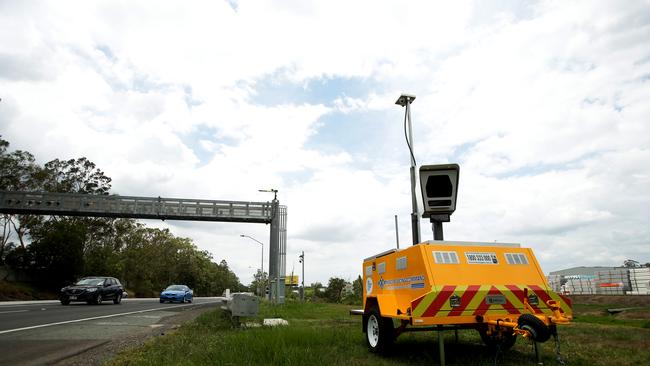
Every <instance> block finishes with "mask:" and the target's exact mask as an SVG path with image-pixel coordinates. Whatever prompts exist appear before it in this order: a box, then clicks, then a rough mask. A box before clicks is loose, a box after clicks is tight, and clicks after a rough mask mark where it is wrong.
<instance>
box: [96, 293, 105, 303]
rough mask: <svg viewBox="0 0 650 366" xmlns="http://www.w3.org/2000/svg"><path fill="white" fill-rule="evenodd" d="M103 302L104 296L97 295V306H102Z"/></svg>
mask: <svg viewBox="0 0 650 366" xmlns="http://www.w3.org/2000/svg"><path fill="white" fill-rule="evenodd" d="M103 300H104V299H103V298H102V294H97V298H96V299H95V304H97V305H101V304H102V301H103Z"/></svg>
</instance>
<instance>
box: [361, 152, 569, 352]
mask: <svg viewBox="0 0 650 366" xmlns="http://www.w3.org/2000/svg"><path fill="white" fill-rule="evenodd" d="M458 182H459V166H458V165H457V164H443V165H428V166H423V167H421V168H420V183H421V190H422V199H423V204H424V213H423V215H422V216H423V217H426V218H429V219H430V220H431V222H432V223H433V230H434V238H435V239H436V240H430V241H423V242H420V243H418V244H415V245H412V246H410V247H408V248H404V249H397V248H396V249H389V250H387V251H384V252H381V253H379V254H376V255H372V256H370V257H368V258H366V259H364V261H363V264H362V273H363V284H364V291H363V309H360V310H359V311H357V312H358V313H359V314H361V315H363V322H362V324H363V325H362V330H363V332H364V333H365V334H366V341H367V345H368V347H369V349H370V351H372V352H384V351H387V350H388V349H389V348H390V347H391V345H392V343H393V342H394V340H395V339H396V338H397V337H398V336H399V335H400V334H402V333H404V332H409V331H422V330H432V331H443V330H450V329H456V330H457V329H474V330H476V331H477V332H478V333H479V334H480V336H481V338H482V340H483V341H484V343H485V344H486V345H487V346H488V347H491V348H493V349H498V350H499V351H504V350H507V349H509V348H510V347H512V345H513V344H514V343H515V340H516V338H517V336H522V337H525V338H527V339H530V340H532V341H534V342H535V344H536V343H537V342H546V341H547V340H548V339H549V338H550V337H551V336H552V335H556V334H557V333H556V331H557V325H560V324H568V323H570V322H571V320H572V308H571V301H570V300H569V299H568V298H567V297H565V296H563V295H560V294H558V293H555V292H554V291H552V289H551V287H550V286H549V285H548V283H547V281H546V277H545V276H544V274H543V272H542V269H541V267H540V265H539V262H538V261H537V259H536V258H535V255H534V253H533V251H532V249H530V248H526V247H523V246H521V245H520V244H513V243H485V242H474V241H471V242H469V241H466V242H461V241H444V240H442V239H443V238H442V236H443V235H442V223H443V222H448V221H450V215H451V214H452V213H453V212H454V211H455V209H456V196H457V192H458ZM439 339H440V342H442V337H440V338H439ZM441 344H442V343H441ZM443 352H444V348H443V347H442V346H441V360H444V353H443ZM442 362H444V361H442Z"/></svg>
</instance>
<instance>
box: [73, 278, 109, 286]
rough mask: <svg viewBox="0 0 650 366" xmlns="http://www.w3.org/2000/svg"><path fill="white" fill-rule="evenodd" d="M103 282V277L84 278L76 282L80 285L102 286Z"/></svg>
mask: <svg viewBox="0 0 650 366" xmlns="http://www.w3.org/2000/svg"><path fill="white" fill-rule="evenodd" d="M103 284H104V279H103V278H82V279H80V280H79V281H77V283H76V285H79V286H101V285H103Z"/></svg>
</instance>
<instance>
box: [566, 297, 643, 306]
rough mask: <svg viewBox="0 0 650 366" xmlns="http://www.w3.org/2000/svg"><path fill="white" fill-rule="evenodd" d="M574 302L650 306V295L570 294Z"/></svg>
mask: <svg viewBox="0 0 650 366" xmlns="http://www.w3.org/2000/svg"><path fill="white" fill-rule="evenodd" d="M569 298H571V301H572V302H573V303H574V304H583V305H611V304H616V305H617V306H620V307H635V306H638V307H646V306H647V307H650V295H570V296H569Z"/></svg>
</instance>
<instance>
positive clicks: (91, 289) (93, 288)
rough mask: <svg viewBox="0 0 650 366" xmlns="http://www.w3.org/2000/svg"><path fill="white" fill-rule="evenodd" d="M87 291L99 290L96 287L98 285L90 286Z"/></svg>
mask: <svg viewBox="0 0 650 366" xmlns="http://www.w3.org/2000/svg"><path fill="white" fill-rule="evenodd" d="M86 291H88V292H95V291H97V288H96V287H91V288H89V289H88V290H86Z"/></svg>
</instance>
